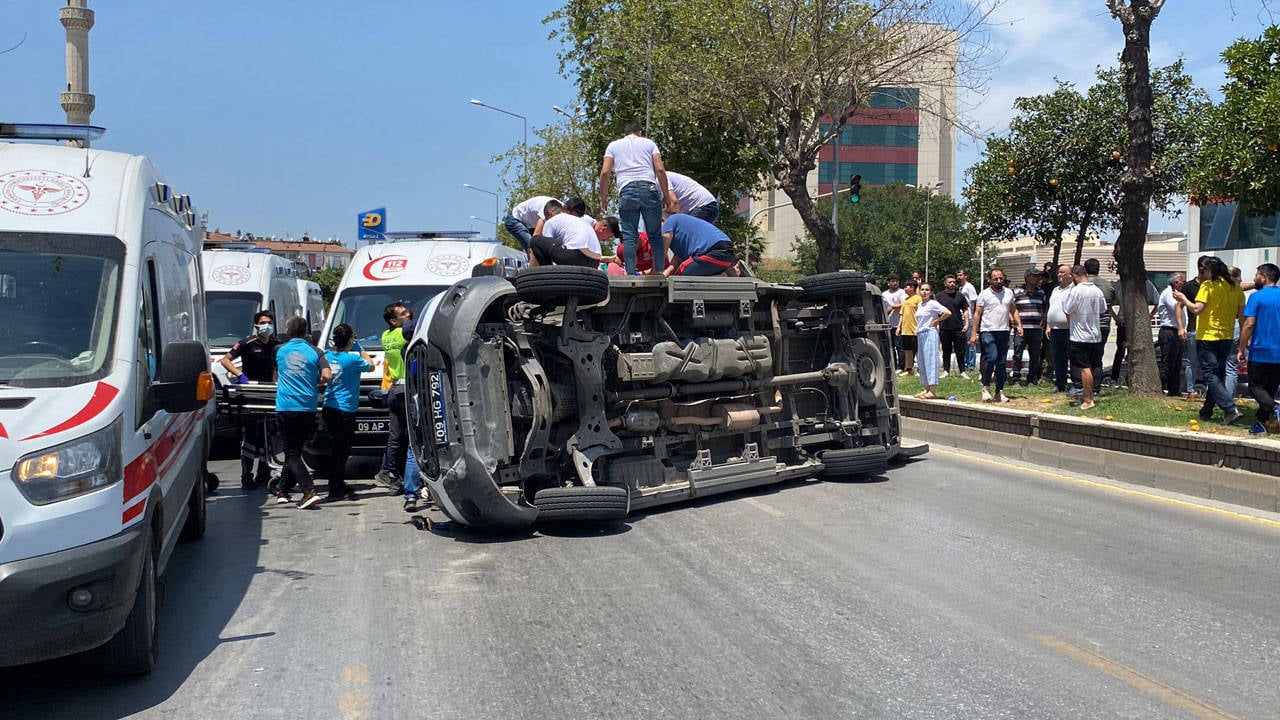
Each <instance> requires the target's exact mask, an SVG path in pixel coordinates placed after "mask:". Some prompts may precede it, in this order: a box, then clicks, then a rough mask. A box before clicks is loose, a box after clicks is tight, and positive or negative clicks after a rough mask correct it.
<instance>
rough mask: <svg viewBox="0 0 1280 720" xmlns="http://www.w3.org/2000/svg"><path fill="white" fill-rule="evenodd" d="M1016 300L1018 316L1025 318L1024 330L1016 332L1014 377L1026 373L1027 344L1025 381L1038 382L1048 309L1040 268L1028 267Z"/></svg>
mask: <svg viewBox="0 0 1280 720" xmlns="http://www.w3.org/2000/svg"><path fill="white" fill-rule="evenodd" d="M1013 301H1014V303H1015V304H1016V305H1017V307H1018V317H1020V318H1022V334H1021V335H1017V334H1015V335H1014V336H1013V381H1014V382H1018V377H1019V375H1021V373H1022V350H1023V348H1026V350H1027V376H1026V377H1025V378H1023V379H1022V381H1021V382H1022V384H1023V385H1024V386H1026V385H1037V384H1039V383H1040V372H1041V358H1040V354H1041V347H1042V342H1041V341H1042V340H1043V339H1044V324H1043V318H1044V313H1045V298H1044V291H1043V290H1041V289H1040V272H1039V271H1038V270H1036V269H1035V268H1031V269H1030V270H1027V274H1026V282H1024V283H1023V285H1022V287H1020V288H1018V289H1016V290H1014V291H1013Z"/></svg>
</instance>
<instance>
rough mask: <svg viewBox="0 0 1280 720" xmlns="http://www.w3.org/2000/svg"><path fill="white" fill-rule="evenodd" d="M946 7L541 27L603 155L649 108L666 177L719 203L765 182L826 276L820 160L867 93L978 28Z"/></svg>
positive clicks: (891, 6) (624, 9)
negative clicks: (778, 194)
mask: <svg viewBox="0 0 1280 720" xmlns="http://www.w3.org/2000/svg"><path fill="white" fill-rule="evenodd" d="M978 4H979V5H984V4H986V0H981V1H980V2H979V3H978ZM956 8H957V6H956V5H955V4H954V3H950V2H947V1H946V0H912V1H908V0H875V1H872V0H852V1H851V0H759V1H757V2H750V3H744V2H735V1H733V0H679V1H678V2H677V1H676V0H568V1H567V2H566V3H565V5H564V7H563V8H562V9H561V10H559V11H558V12H556V13H554V14H552V15H551V16H550V17H549V18H547V22H549V23H552V24H554V25H555V30H554V32H553V34H552V36H553V37H555V38H558V39H560V41H561V42H562V43H563V46H564V50H563V51H562V53H561V71H562V72H564V73H566V74H569V73H576V76H577V82H578V88H579V92H580V94H581V96H582V99H583V103H584V107H585V108H586V111H587V116H588V118H589V122H590V123H591V124H592V126H593V134H594V135H596V138H597V143H599V145H598V148H599V149H601V150H602V149H603V143H604V142H605V141H606V140H607V139H609V138H612V137H616V136H617V135H618V133H619V131H620V129H621V128H622V126H623V125H624V124H625V123H626V122H627V121H628V120H630V119H634V118H641V117H643V116H644V115H645V111H646V109H647V110H648V111H649V113H650V114H651V116H652V122H651V123H650V125H651V126H652V127H651V128H650V135H651V136H652V137H654V139H655V140H657V141H658V144H659V147H661V148H662V149H663V152H664V157H665V158H666V159H667V161H668V164H669V165H670V166H671V168H672V169H675V170H678V171H681V172H687V173H688V174H689V175H690V176H692V177H695V178H697V179H698V180H699V181H701V182H702V183H703V184H704V185H706V186H707V187H708V188H709V189H711V190H712V192H713V193H714V194H715V195H716V197H717V198H719V199H720V201H721V203H722V205H726V206H731V205H729V204H726V201H732V200H734V199H736V198H737V197H740V196H742V195H743V194H744V193H745V191H748V190H752V189H755V188H756V187H757V186H759V185H760V184H761V180H762V179H763V178H764V176H765V175H766V174H767V175H768V177H769V179H770V180H771V181H772V182H773V183H774V184H776V185H777V187H779V188H781V189H782V190H783V192H785V193H786V194H787V196H788V197H790V198H791V199H792V201H793V203H794V207H795V209H796V211H797V213H799V215H800V217H801V219H802V220H803V221H804V223H805V226H806V227H807V228H808V229H809V231H810V233H811V234H813V235H814V237H816V238H817V239H818V247H819V249H820V250H819V255H820V260H819V263H818V264H819V265H820V266H823V267H824V269H829V268H830V267H834V266H835V265H836V264H837V263H838V255H839V249H838V247H837V242H836V238H835V237H834V233H833V229H832V227H831V223H830V220H829V219H827V217H824V216H823V215H822V214H821V213H818V212H816V211H815V209H814V205H813V202H812V200H811V198H810V197H809V195H808V193H809V188H808V176H809V173H810V172H811V171H812V170H813V169H814V168H815V167H816V165H817V157H818V152H819V150H820V149H821V148H822V147H823V145H825V144H827V143H828V142H829V141H830V140H831V138H832V137H834V136H835V135H836V133H838V132H839V131H840V130H841V128H842V127H843V125H844V122H845V118H846V117H847V116H848V115H849V114H850V113H851V112H853V111H854V110H856V109H857V108H859V107H864V106H865V105H866V104H867V100H868V98H869V96H870V94H871V93H873V92H875V91H876V88H880V87H894V86H899V85H902V84H906V83H907V82H908V78H910V77H911V75H912V72H913V70H912V69H913V68H917V67H918V66H919V65H920V64H921V63H923V62H925V61H926V60H929V59H934V58H937V57H939V56H943V57H946V56H954V53H955V49H954V48H955V46H956V44H957V43H962V42H963V41H964V39H965V37H966V36H967V35H968V34H969V33H970V32H971V31H972V30H973V29H974V28H975V27H977V26H979V25H981V20H982V18H983V17H985V15H984V13H983V11H982V10H981V9H979V8H973V7H968V6H965V7H962V8H961V9H959V10H958V11H957V9H956ZM952 12H959V13H960V14H959V16H958V17H952V16H951V15H950V13H952ZM949 80H951V78H936V79H935V81H937V82H947V81H949ZM828 118H834V119H836V122H834V123H830V122H826V120H827V119H828Z"/></svg>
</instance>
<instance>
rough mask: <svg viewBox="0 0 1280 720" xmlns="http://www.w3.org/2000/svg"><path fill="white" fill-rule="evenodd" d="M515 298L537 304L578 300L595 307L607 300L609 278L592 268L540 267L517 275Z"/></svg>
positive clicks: (528, 269)
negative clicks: (571, 299) (570, 299)
mask: <svg viewBox="0 0 1280 720" xmlns="http://www.w3.org/2000/svg"><path fill="white" fill-rule="evenodd" d="M516 297H518V298H520V299H521V300H524V301H525V302H531V303H536V304H539V305H543V304H550V303H562V302H564V301H565V300H568V299H569V298H571V297H572V298H577V299H578V303H579V304H581V305H595V304H596V303H600V302H604V301H605V299H606V298H608V297H609V276H608V275H605V274H604V273H602V272H600V271H599V270H597V269H596V268H593V267H578V266H575V265H543V266H539V267H531V268H525V269H524V270H521V271H520V272H519V273H517V274H516Z"/></svg>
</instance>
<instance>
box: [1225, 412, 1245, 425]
mask: <svg viewBox="0 0 1280 720" xmlns="http://www.w3.org/2000/svg"><path fill="white" fill-rule="evenodd" d="M1242 417H1244V413H1242V412H1240V411H1239V410H1232V411H1231V412H1229V413H1227V416H1226V417H1224V418H1222V424H1223V425H1234V424H1235V422H1236V421H1237V420H1239V419H1240V418H1242Z"/></svg>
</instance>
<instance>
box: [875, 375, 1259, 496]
mask: <svg viewBox="0 0 1280 720" xmlns="http://www.w3.org/2000/svg"><path fill="white" fill-rule="evenodd" d="M899 405H900V408H901V412H902V419H903V420H902V434H903V435H904V436H906V437H908V438H911V439H914V440H921V441H924V442H928V443H930V444H938V445H946V446H950V447H955V448H959V449H963V450H967V451H970V452H977V453H983V454H986V455H991V456H994V457H1002V458H1009V459H1011V460H1024V461H1027V462H1031V463H1035V464H1037V465H1041V466H1045V467H1052V468H1059V469H1062V470H1069V471H1071V472H1074V473H1082V474H1092V475H1096V476H1098V477H1104V478H1108V479H1111V480H1118V481H1121V482H1127V483H1132V484H1134V485H1142V486H1145V487H1153V488H1159V489H1162V490H1168V491H1170V492H1177V493H1182V494H1186V495H1193V496H1196V497H1202V498H1209V499H1212V500H1219V501H1222V502H1227V503H1232V504H1236V505H1244V506H1247V507H1252V508H1258V509H1260V510H1267V511H1270V512H1277V511H1280V477H1277V475H1278V474H1280V442H1277V441H1275V440H1274V439H1252V438H1234V437H1212V436H1207V435H1201V434H1198V433H1190V432H1187V431H1179V430H1173V429H1167V428H1154V427H1146V426H1142V425H1128V424H1124V423H1117V422H1108V421H1104V420H1100V419H1094V418H1075V417H1068V416H1064V415H1044V414H1040V413H1034V412H1027V411H1023V410H1005V409H1001V408H994V407H993V408H987V407H979V406H975V405H967V404H959V403H943V402H938V401H932V402H931V401H926V400H915V399H911V398H901V399H900V400H899ZM975 430H982V431H985V432H975Z"/></svg>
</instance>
